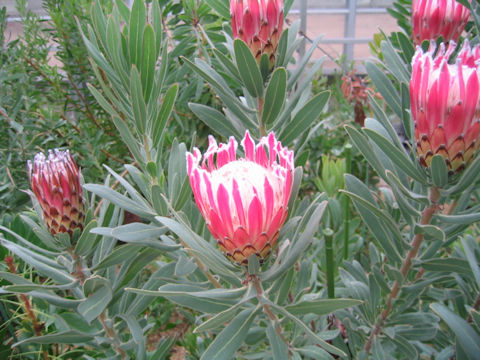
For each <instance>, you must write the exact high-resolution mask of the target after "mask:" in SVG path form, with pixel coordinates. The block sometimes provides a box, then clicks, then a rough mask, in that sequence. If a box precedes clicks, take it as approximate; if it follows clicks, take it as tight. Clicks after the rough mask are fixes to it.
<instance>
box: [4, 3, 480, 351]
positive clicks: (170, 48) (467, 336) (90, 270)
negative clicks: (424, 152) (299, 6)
mask: <svg viewBox="0 0 480 360" xmlns="http://www.w3.org/2000/svg"><path fill="white" fill-rule="evenodd" d="M291 3H292V2H291V1H286V2H285V9H286V10H285V12H286V13H288V9H289V7H290V6H291ZM464 3H465V4H466V5H468V6H470V7H471V8H472V12H473V13H474V14H475V15H474V16H473V17H472V18H473V21H472V22H471V23H470V24H469V27H468V29H469V32H468V37H469V38H471V39H472V41H473V42H475V41H476V36H477V34H478V30H477V29H478V19H479V17H478V16H477V15H478V14H479V11H480V7H479V6H478V2H477V1H473V2H472V4H471V5H470V3H468V2H466V1H465V2H464ZM410 5H411V3H410V2H409V1H407V0H405V1H404V0H402V1H399V2H397V3H396V4H395V6H394V8H393V10H391V11H390V13H391V14H392V16H393V17H395V18H396V19H397V21H398V23H399V24H400V25H401V27H402V28H403V30H404V31H403V32H398V33H394V34H378V35H377V36H376V37H375V41H374V43H372V45H371V47H372V51H373V52H374V53H375V54H376V55H377V57H378V60H377V61H375V62H370V63H367V64H366V68H367V71H368V77H367V78H366V79H364V78H363V77H360V78H355V76H354V75H355V74H352V73H350V74H343V75H344V77H343V79H342V80H340V76H339V77H338V78H330V79H326V78H323V77H322V75H321V66H322V62H321V61H316V62H315V61H310V59H309V56H311V54H312V52H313V50H314V49H315V46H316V43H315V42H314V44H313V45H312V46H311V48H310V50H309V51H308V50H307V56H306V57H305V58H303V59H298V58H297V57H296V56H295V54H296V53H295V51H296V48H297V46H298V44H299V42H300V41H301V39H300V38H299V37H298V35H297V33H298V24H293V25H292V26H291V27H290V28H289V29H288V30H286V31H285V32H284V34H283V35H282V38H281V40H280V45H279V51H278V55H277V61H276V63H275V66H274V68H273V69H271V70H270V69H268V68H265V67H264V66H263V67H262V64H261V63H260V65H258V64H257V63H256V62H255V60H254V58H253V56H252V55H251V54H250V52H249V50H248V48H247V47H246V46H245V44H243V43H242V42H240V41H238V40H235V41H234V40H233V39H232V38H231V30H230V25H229V24H228V22H229V19H228V18H229V10H228V2H227V1H222V0H220V1H216V0H208V1H189V0H182V1H179V2H171V1H166V0H158V1H157V0H154V1H152V2H146V3H144V2H143V1H141V0H136V1H135V2H134V4H133V7H132V9H129V8H128V7H127V6H125V4H124V3H123V2H122V1H94V2H91V1H87V0H82V1H76V2H64V1H58V0H46V1H44V6H45V9H46V10H47V12H48V14H49V15H50V17H51V21H42V20H41V19H39V18H38V16H36V15H35V14H32V13H30V12H28V11H27V10H26V8H25V2H23V1H18V7H19V10H20V13H21V15H22V18H23V20H22V24H23V26H24V33H23V35H22V37H21V38H20V39H18V40H14V41H8V39H5V38H4V37H1V38H0V40H1V41H0V46H1V48H2V52H1V54H0V119H1V123H0V126H1V127H2V128H1V129H0V144H2V145H0V146H1V147H2V149H1V150H2V151H1V152H0V156H1V164H0V204H1V205H0V206H1V207H0V215H1V219H0V230H1V232H0V244H1V245H2V247H0V259H4V261H3V262H1V263H0V279H1V280H0V285H1V286H2V287H1V289H0V296H1V298H0V316H1V317H2V319H3V321H2V325H0V337H1V338H4V339H5V341H4V342H3V343H2V344H1V347H0V351H1V352H0V357H1V356H5V357H7V356H8V357H10V358H26V359H27V358H32V359H33V358H39V357H43V358H91V359H97V358H121V359H125V358H135V359H145V358H148V359H159V358H168V357H169V356H172V354H174V353H176V354H177V355H178V356H182V354H183V356H184V357H185V358H192V359H196V358H203V359H211V358H225V359H227V358H232V357H238V358H247V359H258V358H267V359H268V358H274V359H284V358H287V359H288V358H295V359H301V358H313V359H331V358H333V357H334V356H335V357H340V358H351V359H362V358H376V359H389V358H399V359H401V358H407V357H408V358H412V359H417V358H428V359H449V358H451V357H453V356H456V357H457V358H459V359H461V358H471V359H474V358H475V357H476V356H478V353H479V352H478V351H479V350H480V349H478V346H479V345H478V344H480V341H479V340H480V338H479V337H480V335H479V332H480V315H479V312H478V307H479V305H480V300H479V295H478V294H479V291H480V273H479V269H478V259H479V257H480V248H479V246H478V240H477V238H478V227H477V225H476V223H475V222H476V221H477V220H478V219H479V218H480V215H479V212H478V191H477V187H478V186H477V185H478V176H477V173H478V167H479V166H480V160H479V159H478V158H477V160H476V161H475V162H474V163H473V164H472V165H471V166H470V168H469V169H468V170H467V171H465V172H464V173H463V174H461V175H459V176H457V177H456V178H452V177H448V175H447V172H446V167H445V165H444V163H443V162H442V161H437V160H435V161H434V165H432V168H431V169H430V170H425V169H424V168H421V167H420V165H419V164H418V161H417V160H416V158H415V151H414V150H413V151H412V146H413V145H414V144H413V133H412V132H413V124H412V119H411V115H410V112H409V108H410V104H409V101H410V100H409V93H408V83H409V80H410V72H411V65H410V62H411V57H412V55H413V53H414V47H413V45H412V42H411V40H410V31H411V30H410V28H409V13H410ZM5 23H6V16H5V10H3V12H1V13H0V24H1V25H0V30H2V31H1V34H2V35H3V34H4V32H3V29H4V27H5ZM2 35H0V36H2ZM52 40H53V41H54V44H55V45H54V46H55V47H56V53H55V55H54V56H55V57H56V58H57V59H58V60H59V62H60V63H61V65H51V64H52V61H51V60H52V59H51V55H49V50H50V49H51V46H52V42H51V41H52ZM248 74H253V75H254V76H248ZM347 77H350V80H347ZM348 81H349V84H350V85H352V84H354V86H357V84H360V85H359V86H361V90H362V91H363V94H364V95H365V98H367V99H368V101H363V100H362V101H360V100H359V99H360V98H359V97H357V98H352V97H351V96H350V97H349V96H345V97H344V95H345V86H344V85H345V84H346V83H347V82H348ZM18 83H22V84H24V85H23V86H18ZM352 86H353V85H352ZM361 99H363V97H362V98H361ZM359 107H360V108H361V109H362V110H363V112H364V114H366V119H364V124H363V125H364V126H360V125H359V124H358V123H357V122H358V121H357V122H356V121H355V119H357V120H358V111H359ZM246 129H248V130H249V131H250V132H251V133H252V135H253V136H254V137H255V138H257V139H258V138H259V137H260V136H262V135H264V134H266V133H267V132H268V131H271V130H273V131H275V133H276V135H277V137H278V138H279V139H280V140H281V141H282V143H283V145H286V146H288V147H289V148H291V149H294V150H295V154H296V166H297V168H296V170H295V184H294V191H293V193H294V194H293V196H292V199H291V200H290V204H289V217H288V220H287V222H286V224H285V226H284V227H283V229H282V231H281V234H280V237H279V245H278V249H277V251H276V252H275V254H274V256H272V257H271V258H270V259H268V260H267V261H266V262H265V263H263V264H260V263H259V262H258V261H257V259H256V257H253V258H250V262H249V266H248V268H245V267H241V266H236V265H233V264H232V263H230V262H229V261H228V260H227V259H226V258H225V257H224V256H223V254H222V253H221V252H219V250H218V249H217V247H216V244H215V240H214V239H213V238H212V237H211V235H210V233H209V232H208V230H207V229H206V226H205V222H204V220H203V219H202V217H201V216H200V214H199V212H198V210H197V209H196V207H195V204H194V202H193V199H192V197H191V193H190V187H189V184H188V179H187V174H186V165H185V152H186V151H187V150H188V149H191V148H192V147H193V146H197V147H199V148H201V149H205V148H206V145H207V135H208V134H214V135H215V137H216V138H217V139H219V140H220V139H222V140H225V139H226V138H228V137H229V136H235V137H236V138H237V140H240V139H241V138H242V137H243V134H244V132H245V130H246ZM350 143H351V144H350ZM352 145H353V146H352ZM53 147H60V148H69V149H70V150H71V152H72V153H75V155H76V160H77V162H78V163H79V165H80V166H81V168H82V169H83V170H82V173H83V177H84V181H85V184H86V185H85V187H84V188H85V190H86V193H87V194H86V204H87V206H88V207H89V212H88V215H87V221H86V226H85V230H84V231H83V232H82V233H76V234H74V236H73V238H72V239H70V238H69V237H67V236H59V237H53V236H51V235H50V234H49V233H48V231H47V230H46V228H45V227H44V225H43V223H42V221H41V216H40V215H38V213H37V211H36V210H37V208H38V206H37V204H36V203H35V200H34V199H32V200H33V205H34V207H33V209H30V208H29V201H30V199H29V197H28V195H27V194H26V193H24V192H21V191H20V190H26V189H28V188H29V184H28V177H27V174H26V167H25V166H24V164H25V162H26V160H27V159H31V158H32V157H33V154H35V153H37V152H39V151H45V150H46V149H48V148H53ZM442 164H443V165H442ZM437 205H439V207H437ZM429 212H432V213H435V214H434V215H433V216H432V217H431V219H428V220H429V221H428V222H427V221H426V218H425V215H424V214H426V213H429ZM415 239H420V241H419V247H418V254H412V250H411V249H412V243H414V241H416V240H415ZM407 259H410V260H411V264H410V265H408V267H407V268H406V270H405V269H404V264H405V263H406V261H407ZM395 289H397V290H395ZM385 309H388V311H387V312H385Z"/></svg>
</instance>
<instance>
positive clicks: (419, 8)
mask: <svg viewBox="0 0 480 360" xmlns="http://www.w3.org/2000/svg"><path fill="white" fill-rule="evenodd" d="M469 16H470V11H469V10H468V9H467V8H466V7H465V6H463V5H462V4H460V3H459V2H457V1H455V0H413V1H412V25H413V27H412V35H413V40H414V41H415V43H416V44H417V45H420V44H421V43H422V42H423V41H424V40H432V39H433V40H435V39H437V38H439V37H440V36H442V37H443V39H444V41H445V42H448V41H450V40H453V41H458V39H459V38H460V35H461V34H462V32H463V29H465V25H466V24H467V21H468V17H469Z"/></svg>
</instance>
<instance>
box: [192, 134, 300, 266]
mask: <svg viewBox="0 0 480 360" xmlns="http://www.w3.org/2000/svg"><path fill="white" fill-rule="evenodd" d="M241 144H242V147H243V149H244V152H245V157H244V158H241V159H237V158H236V151H237V146H238V144H237V142H236V141H235V139H234V138H233V137H231V138H230V139H229V142H228V144H220V146H217V143H216V141H215V140H214V138H213V137H211V136H210V137H209V147H208V150H207V152H206V153H205V154H204V155H203V161H202V162H201V165H200V161H201V160H202V155H201V153H200V151H199V150H198V149H197V148H195V149H194V151H193V154H192V153H187V171H188V176H189V178H190V184H191V186H192V189H193V194H194V196H195V201H196V203H197V206H198V208H199V209H200V212H201V213H202V215H203V217H204V218H205V221H206V223H207V227H208V229H209V230H210V232H211V233H212V235H213V236H214V237H215V239H217V242H218V244H219V246H220V248H221V249H222V251H223V252H224V253H225V254H226V255H227V257H228V258H229V259H230V260H232V261H234V262H236V263H243V264H246V263H247V262H248V258H249V256H250V255H252V254H256V255H257V256H258V257H259V259H260V260H263V259H265V258H266V257H267V256H268V254H269V253H270V251H271V250H272V248H273V246H274V245H275V243H276V241H277V238H278V234H279V231H280V228H281V226H282V225H283V223H284V222H285V219H286V217H287V205H288V200H289V198H290V193H291V191H292V179H293V169H294V163H293V151H290V150H288V149H287V148H285V147H282V144H281V143H280V142H279V141H277V140H276V138H275V135H274V134H273V133H270V134H269V135H268V137H264V138H262V139H261V140H260V142H259V144H258V145H255V143H254V142H253V140H252V138H251V137H250V134H249V133H248V131H247V133H246V134H245V137H244V139H243V140H242V143H241Z"/></svg>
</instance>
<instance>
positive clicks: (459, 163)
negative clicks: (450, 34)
mask: <svg viewBox="0 0 480 360" xmlns="http://www.w3.org/2000/svg"><path fill="white" fill-rule="evenodd" d="M454 49H455V43H453V42H452V43H451V44H450V45H449V46H448V50H447V51H445V45H444V44H441V45H440V48H439V49H438V52H437V55H436V56H435V57H434V56H433V54H434V52H435V44H434V43H433V42H432V45H431V47H430V49H429V50H428V52H426V53H423V52H422V50H421V49H420V47H418V48H417V52H416V53H415V55H414V57H413V60H412V66H413V69H412V78H411V81H410V100H411V107H412V116H413V120H414V122H415V140H416V142H417V153H418V157H419V159H420V163H421V164H422V165H423V166H430V162H431V159H432V156H433V155H435V154H440V155H442V156H443V157H444V158H445V160H446V162H447V165H448V168H449V169H450V172H451V173H453V172H458V171H461V170H462V169H464V168H465V167H466V166H467V165H468V163H469V162H470V161H471V160H472V158H473V156H474V155H475V154H476V152H477V150H478V148H479V146H480V141H478V138H479V135H480V123H479V122H480V85H479V82H480V80H479V77H480V64H479V59H480V48H479V47H478V46H476V47H474V48H473V49H471V48H470V45H469V43H468V42H467V41H465V43H464V46H463V47H462V49H461V51H460V53H459V54H458V56H457V59H456V63H455V64H449V63H448V58H449V57H450V55H451V53H452V52H453V50H454Z"/></svg>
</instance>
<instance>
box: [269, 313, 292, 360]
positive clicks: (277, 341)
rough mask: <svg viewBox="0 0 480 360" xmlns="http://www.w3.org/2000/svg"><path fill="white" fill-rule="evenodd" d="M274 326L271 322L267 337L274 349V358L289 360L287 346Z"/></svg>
mask: <svg viewBox="0 0 480 360" xmlns="http://www.w3.org/2000/svg"><path fill="white" fill-rule="evenodd" d="M274 326H275V324H274V323H272V322H271V321H270V322H269V323H268V327H267V337H268V341H269V342H270V346H271V347H272V352H273V358H274V359H277V360H288V359H289V357H288V348H287V344H286V343H285V341H283V339H282V338H281V337H280V335H279V334H278V333H277V331H276V330H275V328H274Z"/></svg>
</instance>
